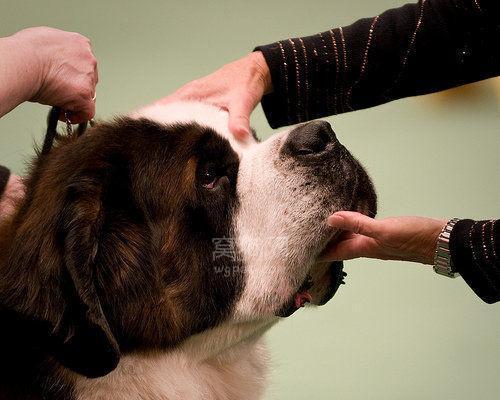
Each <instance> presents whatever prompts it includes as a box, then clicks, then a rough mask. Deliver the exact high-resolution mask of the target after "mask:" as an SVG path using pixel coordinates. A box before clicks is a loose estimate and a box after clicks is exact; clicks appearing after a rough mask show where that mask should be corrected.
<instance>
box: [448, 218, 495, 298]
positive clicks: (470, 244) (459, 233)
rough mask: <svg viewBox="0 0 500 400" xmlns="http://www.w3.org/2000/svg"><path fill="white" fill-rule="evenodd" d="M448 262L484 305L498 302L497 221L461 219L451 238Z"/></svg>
mask: <svg viewBox="0 0 500 400" xmlns="http://www.w3.org/2000/svg"><path fill="white" fill-rule="evenodd" d="M450 251H451V260H452V262H453V264H454V266H455V268H456V269H457V271H458V272H460V275H462V277H463V278H464V280H465V281H466V282H467V284H468V285H469V286H470V287H471V288H472V290H473V291H474V292H475V293H476V294H477V295H478V296H479V297H480V298H481V299H482V300H483V301H485V302H486V303H490V304H491V303H495V302H497V301H500V258H499V256H500V221H499V220H491V221H473V220H470V219H464V220H461V221H458V222H457V224H456V225H455V226H454V227H453V230H452V231H451V236H450Z"/></svg>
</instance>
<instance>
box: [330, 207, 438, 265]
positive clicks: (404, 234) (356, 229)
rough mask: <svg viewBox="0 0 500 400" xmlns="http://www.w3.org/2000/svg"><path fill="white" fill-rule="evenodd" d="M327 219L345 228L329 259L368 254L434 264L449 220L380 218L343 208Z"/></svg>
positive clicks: (331, 248)
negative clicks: (438, 244)
mask: <svg viewBox="0 0 500 400" xmlns="http://www.w3.org/2000/svg"><path fill="white" fill-rule="evenodd" d="M327 223H328V225H330V226H332V227H334V228H337V229H341V230H343V231H344V232H343V233H342V235H341V238H340V241H338V242H336V243H334V244H333V245H332V246H330V247H329V248H327V249H326V250H325V252H324V253H323V255H322V257H323V258H324V259H326V260H349V259H352V258H358V257H368V258H378V259H381V260H403V261H414V262H419V263H422V264H429V265H432V264H433V263H434V254H435V250H436V244H437V238H438V236H439V234H440V233H441V230H442V229H443V227H444V226H445V225H446V223H447V220H438V219H432V218H424V217H392V218H384V219H381V220H376V219H373V218H370V217H367V216H366V215H363V214H360V213H357V212H352V211H339V212H336V213H335V214H333V215H331V216H330V217H328V219H327Z"/></svg>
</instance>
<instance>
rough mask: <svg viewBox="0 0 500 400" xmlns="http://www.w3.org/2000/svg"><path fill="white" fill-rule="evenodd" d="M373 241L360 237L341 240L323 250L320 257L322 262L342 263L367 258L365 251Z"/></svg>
mask: <svg viewBox="0 0 500 400" xmlns="http://www.w3.org/2000/svg"><path fill="white" fill-rule="evenodd" d="M372 240H373V239H371V238H368V237H366V236H362V235H356V236H354V237H352V238H349V239H346V240H342V241H340V242H338V243H336V244H335V245H333V246H332V247H330V248H328V249H326V250H325V252H324V253H323V254H322V255H321V259H322V260H324V261H343V260H351V259H353V258H359V257H367V256H369V254H368V252H367V249H368V248H369V245H370V242H371V241H372Z"/></svg>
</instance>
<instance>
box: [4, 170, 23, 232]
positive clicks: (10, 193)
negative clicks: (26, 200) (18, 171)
mask: <svg viewBox="0 0 500 400" xmlns="http://www.w3.org/2000/svg"><path fill="white" fill-rule="evenodd" d="M23 196H24V184H23V181H22V179H21V177H19V176H17V175H10V177H9V180H8V182H7V186H6V187H5V191H4V193H3V196H2V197H0V222H1V221H2V220H3V219H5V218H6V217H8V216H10V215H11V214H12V213H13V212H14V210H15V207H16V204H17V202H18V201H19V200H21V199H22V198H23Z"/></svg>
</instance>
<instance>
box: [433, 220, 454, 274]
mask: <svg viewBox="0 0 500 400" xmlns="http://www.w3.org/2000/svg"><path fill="white" fill-rule="evenodd" d="M458 221H459V219H458V218H453V219H450V220H449V221H448V222H447V223H446V225H445V226H444V228H443V230H442V231H441V233H440V234H439V236H438V240H437V246H436V255H435V256H434V271H436V272H437V273H438V274H440V275H444V276H447V277H448V278H456V277H457V276H459V275H460V274H459V273H458V272H457V271H456V270H455V268H454V267H453V262H452V261H451V253H450V235H451V231H452V229H453V227H454V226H455V224H456V223H457V222H458Z"/></svg>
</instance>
